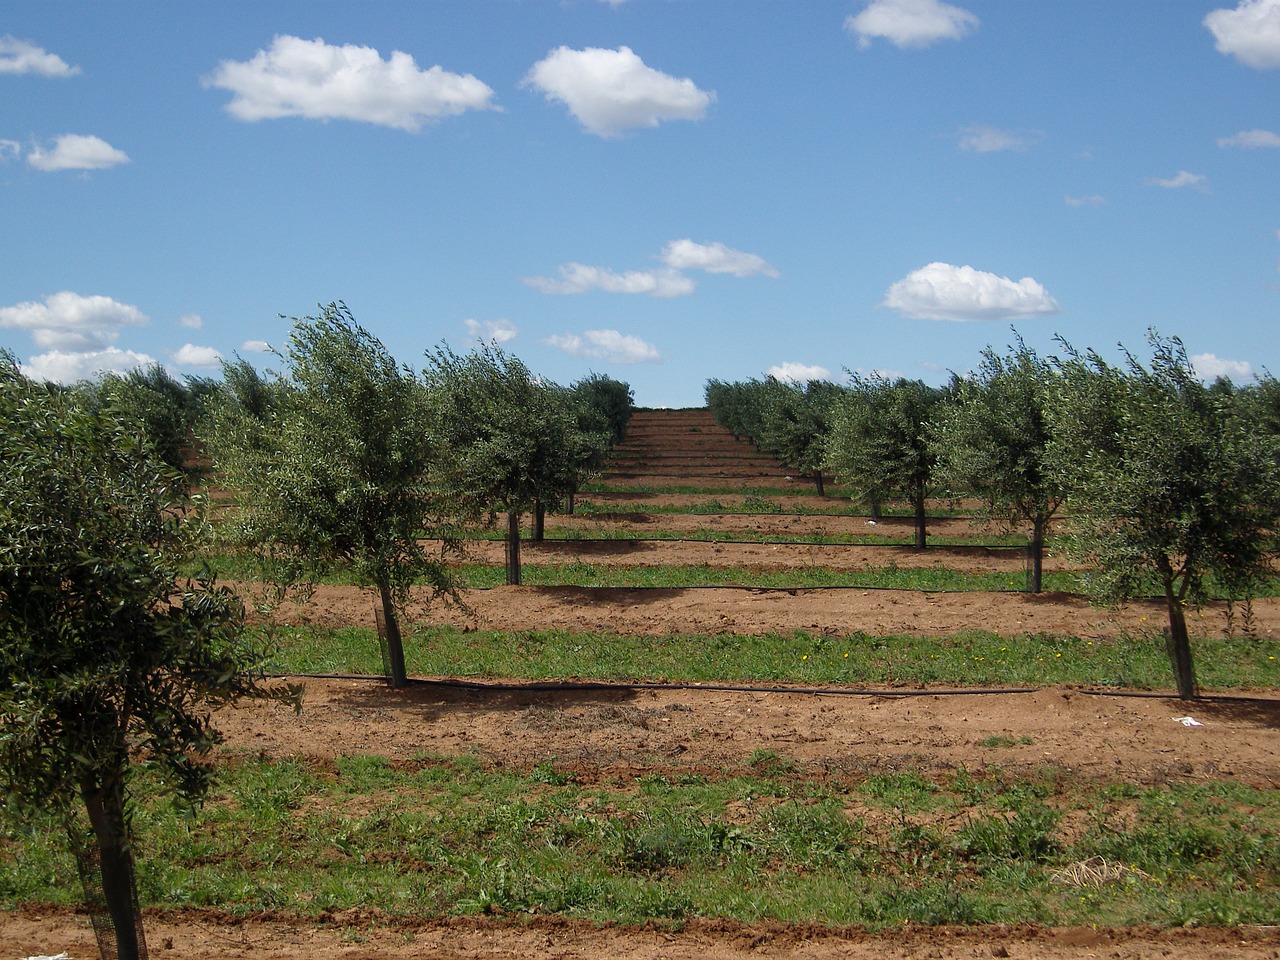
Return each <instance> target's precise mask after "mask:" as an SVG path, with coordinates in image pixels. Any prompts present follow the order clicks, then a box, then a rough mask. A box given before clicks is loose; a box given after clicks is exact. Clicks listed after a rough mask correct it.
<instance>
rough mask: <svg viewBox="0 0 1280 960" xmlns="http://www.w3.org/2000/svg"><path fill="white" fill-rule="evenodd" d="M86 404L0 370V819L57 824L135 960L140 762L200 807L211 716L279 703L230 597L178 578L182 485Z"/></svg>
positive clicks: (139, 947)
mask: <svg viewBox="0 0 1280 960" xmlns="http://www.w3.org/2000/svg"><path fill="white" fill-rule="evenodd" d="M83 401H84V398H83V397H81V396H78V395H76V394H75V393H73V392H57V391H52V390H49V389H47V388H46V387H44V386H37V385H35V384H33V383H31V382H30V381H28V380H26V379H24V378H23V377H22V375H21V374H20V373H19V372H18V371H17V367H16V365H15V364H14V363H13V362H12V358H4V357H0V459H3V462H4V465H5V469H4V470H3V471H0V805H3V806H6V807H9V808H10V809H13V810H14V811H16V812H18V813H23V814H28V815H35V816H45V815H47V814H48V813H49V812H53V813H54V814H55V815H57V816H59V817H60V819H62V820H63V822H64V823H65V825H66V827H67V831H68V837H69V839H70V840H71V842H72V846H73V849H74V850H75V852H76V854H77V861H78V862H79V863H80V865H81V876H82V879H83V880H84V884H85V892H86V899H87V900H88V901H89V906H90V913H91V916H92V918H93V921H94V927H95V932H96V933H97V935H98V942H99V946H100V950H101V952H102V954H103V956H104V957H107V956H112V957H118V958H119V960H136V958H137V957H139V956H141V955H145V951H146V947H145V937H144V934H143V929H142V923H141V919H140V915H139V913H138V899H137V889H136V884H135V880H134V858H133V843H132V836H131V830H130V806H131V801H130V790H129V785H130V783H131V782H132V780H133V775H134V773H135V771H136V769H137V767H138V765H139V763H140V762H142V761H144V760H145V763H146V765H147V766H148V767H149V768H151V769H153V770H155V771H158V772H159V773H160V774H161V776H162V778H163V780H164V782H166V783H167V784H168V785H169V786H170V787H171V788H172V789H173V790H174V791H175V792H176V794H177V796H178V797H179V798H180V799H182V800H184V801H187V802H191V803H194V802H197V801H199V800H200V799H201V798H202V797H203V795H204V794H205V791H206V789H207V787H208V785H209V777H210V768H209V766H208V765H207V764H205V763H203V762H202V761H201V758H202V756H203V755H204V754H206V753H207V752H208V751H209V749H210V748H211V747H212V745H213V744H215V743H216V742H217V741H218V739H219V735H218V732H217V730H216V729H215V728H214V726H213V724H212V722H211V719H210V713H211V711H212V710H213V709H215V708H216V707H218V706H220V705H222V704H225V703H228V702H230V701H233V700H235V699H237V698H240V697H245V696H266V695H270V696H279V695H281V694H282V693H283V691H279V690H267V689H266V688H264V687H262V686H260V685H259V684H258V683H257V682H256V680H255V679H254V677H253V675H252V674H251V673H250V669H251V668H252V667H253V666H254V664H255V663H256V662H257V661H258V656H257V653H256V652H255V651H254V650H253V649H252V648H251V646H250V645H249V644H248V642H247V641H246V639H245V635H244V633H243V630H242V627H243V623H244V608H243V606H242V604H241V603H240V602H239V601H238V600H237V599H236V598H235V596H234V595H233V594H231V593H229V592H228V591H227V590H225V589H222V588H219V587H216V586H215V585H214V584H213V583H212V582H210V581H200V582H196V583H191V582H187V581H185V580H182V579H180V578H179V577H178V574H177V569H178V567H179V565H180V564H181V563H183V562H184V561H186V560H188V559H189V558H190V556H191V554H192V551H193V548H194V546H195V545H196V544H197V543H198V542H200V541H199V539H198V537H197V534H198V533H199V532H200V531H201V530H202V529H203V523H202V522H201V521H200V520H199V519H198V516H197V515H196V514H194V513H193V512H192V511H191V510H190V506H191V503H190V500H189V498H188V495H187V487H186V483H185V481H184V478H183V477H182V475H181V474H180V473H179V472H178V471H176V470H174V469H173V468H172V467H171V466H169V465H167V464H165V463H164V462H163V460H162V459H161V458H160V456H159V455H158V453H157V451H156V450H155V448H154V447H152V446H151V445H149V444H148V443H147V442H146V440H145V439H144V438H142V437H140V436H139V434H138V431H137V429H136V427H135V425H133V424H129V423H124V422H121V421H120V420H118V419H116V418H115V417H113V416H112V415H111V414H110V413H108V412H105V411H103V410H100V409H92V408H91V407H90V406H88V405H86V404H85V403H84V402H83ZM94 861H96V862H97V864H98V875H97V876H94V874H93V872H92V869H91V866H90V865H91V864H93V863H94ZM99 888H100V891H101V892H100V893H99V892H98V891H99Z"/></svg>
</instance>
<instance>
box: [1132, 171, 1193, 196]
mask: <svg viewBox="0 0 1280 960" xmlns="http://www.w3.org/2000/svg"><path fill="white" fill-rule="evenodd" d="M1142 182H1143V184H1144V185H1145V186H1148V187H1160V188H1162V189H1164V190H1182V189H1184V188H1186V187H1190V188H1191V189H1192V190H1199V191H1200V192H1201V193H1207V192H1208V190H1209V178H1208V177H1206V176H1205V175H1204V174H1202V173H1189V172H1187V171H1186V170H1179V171H1178V172H1177V173H1176V174H1174V175H1173V176H1172V177H1147V178H1146V179H1145V180H1143V181H1142Z"/></svg>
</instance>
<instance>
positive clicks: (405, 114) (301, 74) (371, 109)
mask: <svg viewBox="0 0 1280 960" xmlns="http://www.w3.org/2000/svg"><path fill="white" fill-rule="evenodd" d="M204 84H205V86H206V87H216V88H218V89H221V90H229V91H231V93H233V94H234V95H235V96H234V97H233V98H232V100H231V102H230V103H229V104H227V112H228V113H230V114H231V115H232V116H233V117H235V118H236V119H237V120H246V121H254V120H273V119H277V118H280V117H306V118H307V119H310V120H335V119H340V120H359V121H363V122H365V123H374V124H378V125H380V126H385V127H394V128H397V129H400V130H408V131H410V132H413V131H417V130H419V129H421V127H422V125H423V124H424V123H428V122H430V121H432V120H437V119H439V118H440V117H447V116H456V115H458V114H461V113H464V112H466V111H467V110H489V109H495V108H494V106H493V104H492V103H491V102H490V101H491V98H492V97H493V90H492V88H490V87H489V85H488V84H486V83H484V82H482V81H480V80H478V79H476V78H475V77H473V76H472V75H470V74H466V75H462V74H457V73H450V72H449V71H447V70H445V69H443V68H441V67H439V66H433V67H430V68H428V69H426V70H423V69H420V68H419V67H418V65H417V63H415V62H414V59H413V57H411V56H410V55H409V54H407V53H404V52H402V51H400V50H394V51H392V53H391V56H390V57H389V58H388V59H386V60H384V59H382V55H381V54H379V53H378V51H377V50H375V49H373V48H372V47H361V46H356V45H354V44H345V45H343V46H334V45H331V44H328V43H325V41H324V40H322V39H319V38H317V39H315V40H303V39H301V38H299V37H291V36H277V37H276V38H275V39H273V40H272V42H271V47H270V49H268V50H259V51H258V52H257V54H256V55H254V57H253V59H251V60H247V61H244V62H240V61H236V60H223V61H222V62H221V63H220V64H218V68H217V69H216V70H215V71H214V72H213V73H212V74H211V75H210V76H208V77H206V78H205V79H204Z"/></svg>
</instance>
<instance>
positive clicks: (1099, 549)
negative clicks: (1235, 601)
mask: <svg viewBox="0 0 1280 960" xmlns="http://www.w3.org/2000/svg"><path fill="white" fill-rule="evenodd" d="M1149 341H1150V345H1151V348H1152V352H1153V354H1152V359H1151V362H1150V364H1149V365H1144V364H1143V363H1141V362H1140V361H1139V360H1138V359H1137V358H1135V357H1134V356H1133V355H1132V354H1130V353H1128V352H1126V353H1125V361H1124V363H1123V365H1121V366H1114V365H1112V364H1109V363H1107V362H1106V361H1105V360H1103V359H1102V357H1100V356H1099V355H1098V354H1097V353H1095V352H1093V351H1089V352H1088V353H1084V354H1081V353H1078V352H1076V351H1074V350H1072V349H1071V348H1070V347H1069V346H1067V345H1065V344H1064V347H1066V352H1067V356H1066V358H1065V359H1064V360H1061V361H1059V363H1058V366H1059V370H1060V373H1061V376H1060V377H1059V379H1058V380H1057V384H1056V390H1055V395H1054V397H1053V402H1051V403H1050V404H1049V406H1048V408H1047V409H1048V411H1049V417H1048V419H1049V426H1050V433H1051V441H1050V444H1049V451H1050V462H1051V464H1052V467H1053V470H1054V471H1055V473H1056V474H1057V476H1058V478H1059V480H1060V482H1061V483H1062V484H1063V486H1064V488H1065V489H1066V491H1067V497H1068V499H1067V504H1068V507H1069V510H1070V523H1069V524H1067V527H1066V533H1067V537H1066V545H1067V548H1068V550H1069V551H1070V552H1071V553H1072V554H1073V555H1074V556H1076V557H1077V558H1078V559H1080V560H1082V561H1084V562H1085V563H1086V564H1087V567H1088V571H1087V573H1086V574H1085V579H1086V585H1087V587H1088V589H1089V590H1090V592H1091V593H1092V594H1093V595H1094V596H1096V597H1098V598H1099V599H1102V600H1105V601H1110V602H1119V601H1122V600H1125V599H1128V598H1131V597H1135V596H1141V595H1144V594H1146V593H1148V592H1150V591H1151V590H1152V588H1153V587H1154V589H1155V590H1157V591H1158V592H1159V594H1160V595H1161V596H1163V598H1164V601H1165V606H1166V608H1167V610H1168V617H1169V630H1168V634H1167V639H1168V646H1169V654H1170V658H1171V660H1172V664H1173V669H1174V676H1175V680H1176V683H1177V689H1178V695H1179V696H1180V697H1183V698H1192V697H1194V696H1195V695H1196V686H1195V671H1194V664H1193V660H1192V652H1191V645H1190V641H1189V638H1188V634H1187V621H1186V610H1187V608H1188V607H1196V606H1197V605H1199V604H1201V603H1203V602H1204V601H1205V600H1206V599H1207V598H1208V596H1209V590H1210V586H1211V585H1212V586H1213V587H1214V588H1215V589H1217V590H1222V591H1225V592H1226V593H1227V594H1228V595H1229V596H1235V597H1239V596H1243V595H1247V594H1248V591H1249V590H1250V589H1251V586H1252V584H1253V583H1254V582H1255V581H1256V580H1258V579H1259V578H1261V577H1263V576H1265V575H1266V574H1267V572H1268V567H1269V563H1270V560H1271V551H1272V550H1273V547H1274V533H1275V530H1276V528H1277V523H1278V522H1280V444H1278V443H1277V440H1276V438H1275V437H1274V436H1270V435H1267V434H1264V433H1260V432H1259V431H1257V430H1256V429H1255V427H1256V420H1255V419H1254V418H1253V417H1251V416H1249V415H1248V414H1247V411H1246V410H1245V409H1244V408H1243V407H1242V405H1241V404H1240V402H1239V401H1238V399H1237V398H1236V397H1235V396H1234V395H1233V394H1232V393H1231V392H1227V391H1221V390H1214V389H1211V388H1209V387H1206V386H1205V385H1204V384H1203V383H1201V382H1200V380H1198V379H1197V377H1196V375H1195V372H1194V370H1193V368H1192V365H1191V363H1190V361H1189V360H1188V358H1187V354H1186V351H1185V349H1184V348H1183V345H1182V343H1181V342H1180V341H1179V340H1177V339H1173V338H1169V339H1166V338H1162V337H1160V336H1159V335H1157V334H1156V333H1154V332H1152V333H1151V334H1150V336H1149Z"/></svg>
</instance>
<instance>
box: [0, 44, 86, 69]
mask: <svg viewBox="0 0 1280 960" xmlns="http://www.w3.org/2000/svg"><path fill="white" fill-rule="evenodd" d="M79 72H80V68H79V67H72V66H69V65H68V64H67V62H66V61H65V60H63V59H62V58H61V57H60V56H58V55H57V54H54V53H49V52H47V51H45V50H43V49H41V48H40V47H37V46H36V45H35V44H34V43H31V42H30V41H27V40H19V39H18V38H17V37H11V36H9V35H8V34H6V35H5V36H3V37H0V73H15V74H18V73H34V74H37V75H38V76H42V77H74V76H75V75H76V74H77V73H79Z"/></svg>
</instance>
